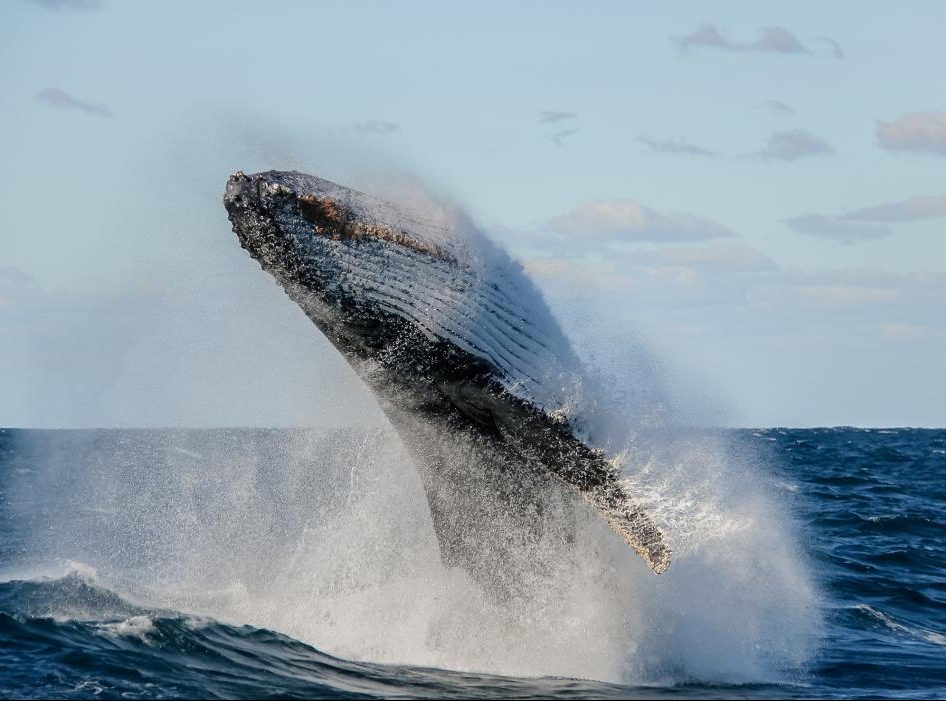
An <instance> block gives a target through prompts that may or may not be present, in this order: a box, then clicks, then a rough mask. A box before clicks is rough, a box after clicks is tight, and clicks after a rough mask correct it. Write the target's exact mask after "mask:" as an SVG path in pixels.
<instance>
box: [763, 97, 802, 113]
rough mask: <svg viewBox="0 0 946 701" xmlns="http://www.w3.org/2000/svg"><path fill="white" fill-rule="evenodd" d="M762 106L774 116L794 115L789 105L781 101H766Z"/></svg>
mask: <svg viewBox="0 0 946 701" xmlns="http://www.w3.org/2000/svg"><path fill="white" fill-rule="evenodd" d="M763 105H764V106H765V107H766V108H767V109H768V110H769V111H770V112H774V113H776V114H787V115H793V114H795V110H793V109H792V108H791V106H790V105H788V104H786V103H784V102H782V101H781V100H766V101H765V102H764V103H763Z"/></svg>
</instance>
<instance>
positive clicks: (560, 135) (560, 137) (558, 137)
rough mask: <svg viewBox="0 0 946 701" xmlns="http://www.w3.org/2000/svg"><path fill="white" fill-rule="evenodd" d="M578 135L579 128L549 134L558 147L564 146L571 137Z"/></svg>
mask: <svg viewBox="0 0 946 701" xmlns="http://www.w3.org/2000/svg"><path fill="white" fill-rule="evenodd" d="M577 133H578V127H570V128H568V129H561V130H560V131H555V132H552V133H551V134H549V138H550V139H551V140H552V141H554V142H555V143H556V144H557V145H559V146H562V145H563V144H564V141H565V139H567V138H568V137H569V136H572V135H574V134H577Z"/></svg>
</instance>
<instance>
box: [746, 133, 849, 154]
mask: <svg viewBox="0 0 946 701" xmlns="http://www.w3.org/2000/svg"><path fill="white" fill-rule="evenodd" d="M829 153H834V149H832V148H831V146H830V145H829V144H828V142H827V141H825V140H824V139H822V138H820V137H818V136H815V135H814V134H812V133H811V132H809V131H806V130H805V129H791V130H789V131H779V132H775V133H774V134H772V135H771V136H770V137H769V139H768V141H767V142H766V144H765V148H763V149H762V150H761V151H759V152H758V153H757V154H756V155H757V156H759V157H760V158H763V159H765V160H775V161H796V160H798V159H799V158H805V157H807V156H822V155H825V154H829Z"/></svg>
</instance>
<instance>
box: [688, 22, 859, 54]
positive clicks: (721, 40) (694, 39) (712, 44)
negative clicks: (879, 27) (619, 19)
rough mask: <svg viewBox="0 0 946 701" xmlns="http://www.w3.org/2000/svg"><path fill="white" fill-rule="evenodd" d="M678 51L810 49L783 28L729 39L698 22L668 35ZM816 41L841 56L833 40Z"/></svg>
mask: <svg viewBox="0 0 946 701" xmlns="http://www.w3.org/2000/svg"><path fill="white" fill-rule="evenodd" d="M670 39H671V41H673V42H674V43H676V44H677V46H678V47H679V49H680V50H681V51H687V50H689V49H691V48H709V49H719V50H722V51H732V52H737V53H759V54H810V53H812V51H811V49H809V48H808V47H807V46H805V44H804V43H802V41H801V40H800V39H799V38H798V37H797V36H796V35H795V34H794V33H793V32H791V31H790V30H788V29H786V28H785V27H779V26H768V27H760V28H759V37H758V38H757V39H756V40H755V41H751V42H745V41H743V42H738V41H732V40H731V39H729V38H727V37H726V36H725V35H724V34H723V33H722V32H721V31H720V30H719V28H718V27H717V26H716V25H715V24H713V23H712V22H702V23H701V24H700V25H699V26H698V27H697V28H696V29H695V30H693V31H692V32H690V33H689V34H686V35H684V36H671V37H670ZM819 41H823V42H829V47H830V49H831V54H832V56H834V58H836V59H839V58H843V57H844V51H843V50H842V49H841V45H840V44H838V42H837V41H835V40H834V39H831V38H829V37H822V38H821V39H820V40H819Z"/></svg>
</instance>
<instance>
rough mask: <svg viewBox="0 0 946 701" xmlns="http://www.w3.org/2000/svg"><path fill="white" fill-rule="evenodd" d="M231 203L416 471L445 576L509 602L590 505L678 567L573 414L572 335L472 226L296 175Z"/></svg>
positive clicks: (236, 219) (441, 212)
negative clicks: (480, 585) (452, 573)
mask: <svg viewBox="0 0 946 701" xmlns="http://www.w3.org/2000/svg"><path fill="white" fill-rule="evenodd" d="M224 205H225V207H226V210H227V213H228V216H229V219H230V221H231V223H232V225H233V230H234V232H235V233H236V234H237V237H238V238H239V241H240V244H241V246H242V247H243V248H244V249H246V250H247V251H248V252H249V253H250V255H251V256H252V257H253V258H255V259H256V260H257V261H258V262H259V263H260V265H261V266H262V268H263V269H264V270H265V271H267V272H268V273H270V274H271V275H272V276H273V277H274V278H275V279H276V281H277V282H278V283H279V284H280V285H281V286H282V288H283V289H284V290H285V292H286V293H287V294H288V296H289V297H290V298H291V299H292V300H293V301H295V302H296V303H297V304H298V305H299V306H300V307H301V308H302V310H303V311H304V312H305V314H306V315H307V316H308V317H309V318H310V319H311V320H312V321H313V322H314V323H315V325H316V327H318V329H319V330H320V331H321V332H322V333H323V334H324V335H325V336H326V338H327V339H328V340H329V342H330V343H331V344H332V345H333V346H334V347H335V348H336V349H337V350H338V351H339V352H340V353H341V354H342V355H343V356H344V357H345V359H346V360H347V361H348V363H349V364H350V365H351V367H352V368H353V369H354V371H355V372H356V373H357V375H358V376H359V377H360V378H361V380H362V381H363V382H364V383H365V384H366V385H367V386H368V387H369V388H370V389H371V390H372V392H373V393H374V395H375V397H376V399H377V400H378V403H379V405H380V406H381V408H382V410H383V411H384V412H385V414H386V416H387V417H388V419H389V420H390V421H391V424H392V425H393V427H394V429H395V430H396V432H397V433H398V435H399V437H400V438H401V440H402V441H403V443H404V444H405V446H406V447H407V449H408V451H409V453H410V454H411V456H412V459H413V461H414V462H415V464H416V465H417V467H418V470H419V472H420V476H421V481H422V482H423V486H424V490H425V492H426V496H427V500H428V502H429V504H430V511H431V517H432V521H433V526H434V530H435V532H436V536H437V539H438V541H439V546H440V554H441V558H442V560H443V561H444V563H445V564H446V565H448V566H459V567H462V568H464V569H465V570H467V571H468V572H469V573H470V574H471V575H472V576H473V577H474V578H475V579H478V580H480V581H483V582H489V583H492V584H494V585H496V586H498V587H500V588H504V589H505V590H508V589H509V587H510V581H508V580H509V579H510V578H515V577H521V576H523V574H524V573H525V574H538V575H540V576H541V574H542V572H543V570H544V569H545V565H547V564H548V563H544V564H543V552H546V553H547V552H548V548H547V546H548V545H549V544H550V543H556V542H558V543H561V542H563V541H566V542H567V541H569V540H570V539H571V538H573V531H574V529H575V528H576V522H575V520H574V519H575V514H576V513H578V512H577V511H576V509H578V510H580V509H585V510H587V506H584V504H587V505H590V506H591V507H592V508H593V509H595V510H596V511H597V512H598V513H599V514H600V515H601V516H602V517H603V518H604V519H605V521H606V522H607V524H608V525H609V526H610V528H611V529H612V530H613V531H615V532H616V533H617V534H619V535H620V536H621V537H622V538H623V539H624V541H625V542H626V543H627V544H628V545H629V546H630V547H631V548H633V550H634V551H636V552H637V553H638V554H639V555H640V556H641V557H642V558H643V559H644V561H645V562H646V564H647V565H648V566H649V567H650V569H651V570H653V571H654V572H655V573H658V574H659V573H661V572H663V571H664V570H666V569H667V567H668V566H669V564H670V556H671V551H670V548H669V546H668V545H667V543H666V541H665V538H664V536H663V534H662V532H661V531H660V529H659V528H658V527H657V526H656V525H655V523H654V521H653V520H652V519H651V517H650V516H649V515H648V514H646V513H645V511H644V510H643V509H642V508H641V507H640V506H639V505H637V504H635V503H634V500H633V498H632V496H631V493H630V491H629V489H628V486H627V484H626V483H625V482H624V481H623V480H622V477H621V475H620V470H619V468H618V467H616V466H615V464H614V462H613V461H611V460H609V459H608V456H607V455H606V454H605V452H604V451H603V450H601V449H599V448H597V447H595V446H594V443H593V442H592V439H591V438H590V437H589V436H588V435H587V427H585V426H584V425H583V423H582V416H580V415H578V413H577V412H576V410H575V406H576V401H575V398H576V396H580V394H581V392H582V391H583V389H584V387H583V385H582V378H581V369H580V363H579V362H578V360H577V358H576V357H575V354H574V353H573V351H572V350H571V348H570V346H569V344H568V341H567V340H566V339H565V337H564V334H563V333H562V332H561V331H560V329H559V327H558V325H557V324H556V322H555V320H554V318H553V317H552V315H551V312H550V311H549V310H548V308H547V306H546V305H545V303H544V301H543V300H542V298H541V295H540V294H539V293H538V291H537V290H536V288H535V287H534V286H533V285H532V283H531V281H530V280H528V278H527V277H526V275H525V273H524V272H523V270H522V268H521V266H519V265H518V264H517V263H515V262H514V261H512V260H511V259H510V258H509V257H508V256H507V255H506V254H505V253H504V252H503V251H502V250H501V249H499V248H498V247H497V246H496V245H495V244H493V243H492V242H491V241H490V240H489V239H488V238H486V237H485V236H484V235H483V234H482V233H480V232H479V231H478V230H477V229H476V227H475V226H474V225H473V224H472V223H471V222H470V221H469V219H468V218H466V217H465V216H464V215H463V214H462V213H460V212H457V211H453V210H450V209H448V208H439V209H438V208H433V210H432V209H431V208H430V207H428V208H426V209H424V210H418V211H414V210H412V209H411V208H410V206H409V205H395V204H392V203H389V202H386V201H384V200H381V199H377V198H375V197H373V196H369V195H367V194H364V193H361V192H357V191H355V190H352V189H349V188H347V187H343V186H341V185H337V184H335V183H332V182H329V181H327V180H323V179H321V178H317V177H314V176H311V175H306V174H303V173H298V172H294V171H268V172H262V173H257V174H254V175H246V174H244V173H243V172H237V173H235V174H234V175H232V176H231V177H230V180H229V182H228V183H227V187H226V192H225V195H224ZM524 553H525V555H524Z"/></svg>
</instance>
